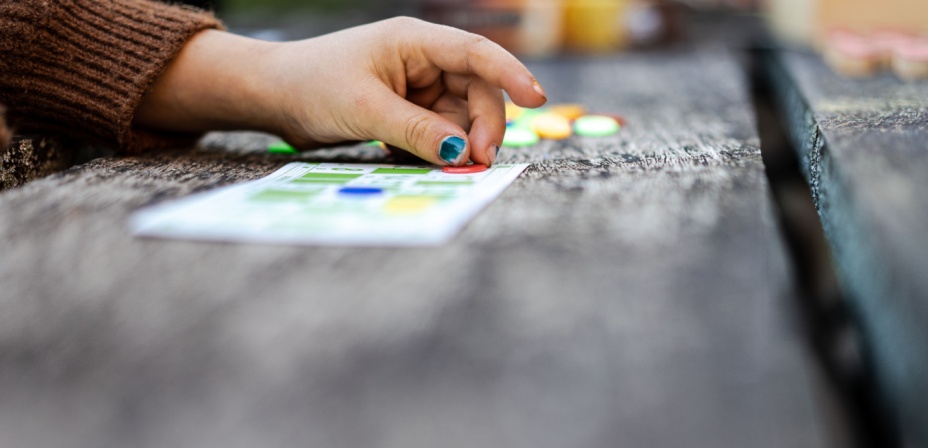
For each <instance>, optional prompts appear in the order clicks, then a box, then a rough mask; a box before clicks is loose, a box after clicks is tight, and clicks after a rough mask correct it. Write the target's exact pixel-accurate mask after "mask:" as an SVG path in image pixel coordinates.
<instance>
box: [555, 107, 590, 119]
mask: <svg viewBox="0 0 928 448" xmlns="http://www.w3.org/2000/svg"><path fill="white" fill-rule="evenodd" d="M548 112H551V113H552V114H558V115H560V116H562V117H564V118H566V119H568V120H571V121H573V120H576V119H578V118H580V117H582V116H584V115H586V108H585V107H583V106H582V105H580V104H555V105H553V106H550V107H548Z"/></svg>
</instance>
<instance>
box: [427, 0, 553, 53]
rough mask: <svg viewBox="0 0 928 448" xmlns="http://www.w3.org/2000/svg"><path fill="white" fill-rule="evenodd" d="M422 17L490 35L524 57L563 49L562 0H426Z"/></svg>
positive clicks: (495, 40)
mask: <svg viewBox="0 0 928 448" xmlns="http://www.w3.org/2000/svg"><path fill="white" fill-rule="evenodd" d="M422 17H423V18H424V19H425V20H428V21H430V22H435V23H441V24H444V25H449V26H453V27H455V28H461V29H463V30H467V31H470V32H472V33H476V34H480V35H482V36H486V37H487V38H489V39H490V40H492V41H494V42H496V43H498V44H500V45H501V46H503V48H506V49H507V50H509V51H512V52H513V53H517V54H520V55H523V56H530V57H538V56H547V55H551V54H553V53H556V52H558V51H559V50H560V48H561V40H562V39H561V32H562V29H563V26H562V20H563V1H562V0H426V1H424V2H423V4H422Z"/></svg>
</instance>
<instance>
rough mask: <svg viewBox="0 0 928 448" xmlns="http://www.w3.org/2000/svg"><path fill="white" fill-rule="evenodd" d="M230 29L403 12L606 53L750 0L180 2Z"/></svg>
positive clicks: (307, 30) (755, 5)
mask: <svg viewBox="0 0 928 448" xmlns="http://www.w3.org/2000/svg"><path fill="white" fill-rule="evenodd" d="M186 3H189V4H191V5H195V6H198V7H201V8H206V9H211V10H214V11H216V13H217V14H218V15H219V16H220V17H221V18H222V19H223V20H224V21H225V22H226V23H227V24H228V25H229V26H230V28H232V30H233V31H235V32H238V33H241V34H247V35H251V36H253V37H258V38H262V39H267V40H293V39H301V38H307V37H312V36H315V35H319V34H324V33H328V32H332V31H335V30H338V29H343V28H346V27H350V26H354V25H359V24H362V23H368V22H371V21H375V20H379V19H383V18H388V17H393V16H397V15H408V16H413V17H419V18H422V19H424V20H428V21H430V22H436V23H443V24H446V25H451V26H455V27H457V28H462V29H466V30H468V31H472V32H475V33H478V34H481V35H485V36H487V37H489V38H490V39H492V40H494V41H496V42H498V43H499V44H501V45H503V46H504V47H506V48H507V49H509V50H510V51H513V52H514V53H517V54H519V55H521V56H524V57H545V56H550V55H555V54H559V53H563V52H593V53H603V52H613V51H621V50H624V49H630V48H639V47H648V46H653V45H659V44H662V43H667V42H671V41H674V40H678V39H681V38H682V37H683V36H684V35H685V26H684V23H683V22H684V21H683V20H682V19H681V14H684V13H685V11H686V10H698V11H735V12H746V13H754V12H757V11H759V10H760V4H759V1H758V0H677V1H672V0H260V1H259V0H188V1H187V2H186Z"/></svg>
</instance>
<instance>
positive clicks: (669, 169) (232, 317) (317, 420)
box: [0, 48, 832, 448]
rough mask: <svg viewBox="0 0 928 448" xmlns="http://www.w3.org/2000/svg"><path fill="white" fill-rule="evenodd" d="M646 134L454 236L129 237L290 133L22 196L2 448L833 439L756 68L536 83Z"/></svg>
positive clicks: (77, 177)
mask: <svg viewBox="0 0 928 448" xmlns="http://www.w3.org/2000/svg"><path fill="white" fill-rule="evenodd" d="M532 68H533V70H535V72H536V74H537V75H538V77H539V79H540V81H541V82H542V83H543V84H544V85H546V86H548V89H549V94H551V95H552V100H553V101H555V102H558V101H579V102H583V103H585V104H588V105H591V106H592V107H593V109H594V110H600V111H607V112H619V113H623V114H625V115H626V116H627V119H628V123H629V125H628V127H627V128H626V129H625V130H623V131H622V132H621V133H620V134H618V135H616V136H614V137H610V138H603V139H580V138H571V139H568V140H565V141H561V142H544V143H542V144H541V145H539V146H538V147H535V148H526V149H504V150H503V151H502V152H501V153H500V157H501V160H502V161H505V162H531V163H532V166H531V167H530V169H529V170H528V171H527V172H526V173H525V174H524V175H523V176H522V177H521V178H519V179H518V180H517V181H516V182H515V184H514V185H513V186H512V187H511V188H510V189H509V190H507V191H506V192H505V193H504V194H503V195H502V197H501V198H500V199H499V200H497V201H496V202H494V203H493V204H492V205H491V206H490V207H489V208H488V209H486V210H485V211H484V212H483V213H481V214H480V215H479V216H478V217H477V218H476V220H475V221H474V222H473V223H472V224H471V225H470V226H468V227H467V229H466V230H465V231H464V233H463V234H462V235H460V237H459V238H457V239H456V240H455V241H454V242H453V243H451V244H449V245H447V246H444V247H440V248H434V249H361V248H315V247H286V246H260V245H235V244H217V243H191V242H183V241H161V240H142V239H133V238H131V237H130V236H129V235H128V233H127V230H126V220H127V217H128V215H129V213H131V211H132V210H134V209H136V208H137V207H139V206H142V205H145V204H149V203H153V202H157V201H162V200H167V199H170V198H176V197H181V196H184V195H186V194H189V193H192V192H195V191H200V190H204V189H209V188H214V187H216V186H219V185H225V184H229V183H233V182H237V181H242V180H246V179H253V178H257V177H261V176H263V175H265V174H268V173H270V172H271V171H273V170H274V169H276V168H278V167H280V166H282V165H284V164H285V163H286V162H288V161H291V160H340V161H346V160H360V161H367V162H370V161H376V160H378V159H377V157H378V154H377V153H376V152H375V150H373V149H370V148H347V149H337V150H327V151H321V152H318V153H313V154H308V155H301V156H296V157H289V156H276V157H275V156H271V155H266V154H264V153H262V151H261V150H262V148H263V146H264V145H265V144H266V143H267V142H268V137H264V136H260V135H254V134H218V135H213V136H210V137H209V138H208V139H207V140H206V141H205V144H204V145H203V146H202V147H200V148H197V149H193V150H177V151H173V152H164V153H159V154H148V155H144V156H137V157H122V158H115V157H110V158H101V159H97V160H94V161H92V162H90V163H87V164H85V165H82V166H81V167H79V168H77V169H74V170H70V171H68V172H66V173H62V174H59V175H55V176H52V177H50V178H46V179H42V180H39V181H36V182H33V183H30V184H28V185H26V186H24V187H22V188H20V189H17V190H13V191H8V192H5V193H3V194H0V239H2V241H3V242H4V243H3V244H4V250H3V257H2V258H0V284H2V285H3V287H2V289H0V291H2V292H0V296H2V299H0V309H2V310H3V312H0V434H4V438H5V439H6V440H9V441H10V443H11V445H13V446H43V447H56V446H68V447H98V446H139V447H149V446H151V447H154V446H198V447H202V446H223V447H238V446H242V447H246V446H247V447H253V446H314V447H323V446H325V447H352V448H357V447H373V446H378V447H403V448H408V447H410V446H445V447H473V446H509V447H532V448H544V447H566V446H570V447H607V446H609V447H612V446H623V447H666V446H694V447H702V446H705V447H709V446H712V447H719V446H739V447H740V446H751V447H782V446H790V447H812V446H821V445H823V444H827V443H829V441H830V440H832V435H831V434H830V432H829V430H828V428H827V427H826V425H825V422H824V421H823V420H824V418H825V417H824V415H823V412H822V411H823V406H824V404H823V401H822V395H821V394H822V392H821V390H820V389H819V388H818V383H817V379H816V378H817V377H816V372H815V370H814V369H813V368H811V367H810V363H809V362H808V361H807V359H806V353H805V350H804V349H803V346H802V343H801V340H800V339H801V338H800V337H799V335H798V334H797V329H796V325H795V324H793V323H792V319H793V318H794V316H793V315H792V309H791V306H790V304H791V299H790V298H789V297H788V291H789V287H790V278H789V275H788V271H787V267H786V265H785V261H784V256H783V248H782V243H781V240H780V237H779V234H778V232H777V229H776V226H775V224H774V220H773V217H772V212H771V206H770V201H769V197H768V196H769V189H768V186H767V183H766V179H765V177H764V172H763V165H762V161H761V157H760V152H759V149H758V140H757V136H756V133H755V130H754V128H755V127H754V123H753V121H752V111H751V108H750V105H749V103H748V98H747V88H746V85H745V80H744V78H743V75H742V71H741V69H740V67H739V66H738V65H737V63H736V62H735V60H734V58H733V56H732V55H731V54H730V53H728V52H727V50H725V49H724V48H705V49H702V50H699V51H692V52H691V51H668V52H664V53H648V54H632V55H624V56H617V57H609V58H602V59H566V60H557V61H549V62H543V63H536V64H534V65H533V67H532Z"/></svg>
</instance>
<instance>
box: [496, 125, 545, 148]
mask: <svg viewBox="0 0 928 448" xmlns="http://www.w3.org/2000/svg"><path fill="white" fill-rule="evenodd" d="M536 143H538V134H536V133H535V131H532V130H531V129H525V128H520V127H511V128H508V129H506V135H505V136H504V137H503V146H509V147H518V146H531V145H534V144H536Z"/></svg>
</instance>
